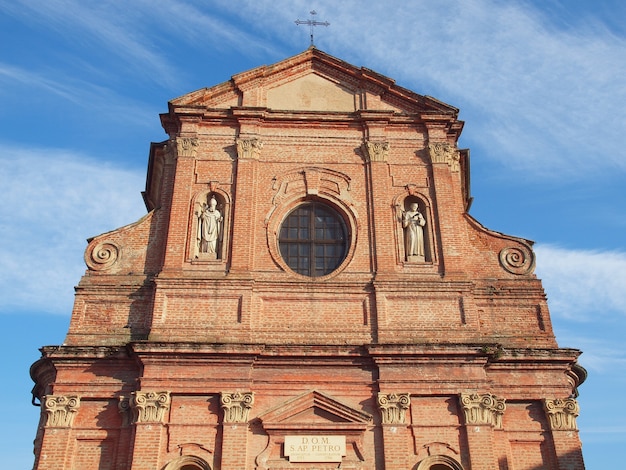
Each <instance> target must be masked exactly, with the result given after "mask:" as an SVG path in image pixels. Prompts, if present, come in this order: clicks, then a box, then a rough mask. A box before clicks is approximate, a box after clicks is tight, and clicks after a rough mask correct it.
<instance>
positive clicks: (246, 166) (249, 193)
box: [231, 138, 263, 273]
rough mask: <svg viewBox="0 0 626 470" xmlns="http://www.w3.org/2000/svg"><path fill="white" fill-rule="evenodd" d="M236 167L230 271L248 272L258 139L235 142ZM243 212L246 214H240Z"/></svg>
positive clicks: (253, 242) (254, 211)
mask: <svg viewBox="0 0 626 470" xmlns="http://www.w3.org/2000/svg"><path fill="white" fill-rule="evenodd" d="M236 144H237V166H236V176H235V178H234V180H235V182H236V186H235V190H234V193H235V194H234V197H233V202H234V211H233V213H234V217H233V221H234V222H233V236H232V238H231V239H232V246H233V249H232V262H231V271H232V272H240V273H247V272H249V271H250V270H251V269H252V267H253V253H254V251H253V250H254V249H255V247H256V246H257V245H256V241H255V234H256V228H257V227H255V226H254V224H252V225H251V222H254V221H255V220H257V219H255V218H254V217H253V216H251V215H253V214H256V207H257V204H256V198H257V190H256V187H257V173H258V171H257V166H258V161H257V160H258V158H259V152H260V151H261V149H262V148H263V143H262V142H261V141H260V140H259V139H257V138H247V139H243V138H241V139H237V140H236ZM242 211H245V212H246V213H244V212H242Z"/></svg>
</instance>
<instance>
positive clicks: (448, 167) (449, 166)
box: [428, 123, 467, 277]
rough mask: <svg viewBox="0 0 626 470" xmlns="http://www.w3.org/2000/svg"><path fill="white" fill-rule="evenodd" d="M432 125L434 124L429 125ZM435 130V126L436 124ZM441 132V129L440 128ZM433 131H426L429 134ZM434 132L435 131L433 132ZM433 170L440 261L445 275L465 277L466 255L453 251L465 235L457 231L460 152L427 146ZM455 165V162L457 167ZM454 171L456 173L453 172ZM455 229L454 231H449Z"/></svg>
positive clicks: (459, 222) (446, 146)
mask: <svg viewBox="0 0 626 470" xmlns="http://www.w3.org/2000/svg"><path fill="white" fill-rule="evenodd" d="M431 125H434V124H433V123H431ZM435 127H437V126H436V125H435ZM439 131H441V129H439ZM431 132H433V129H429V135H430V133H431ZM435 133H436V132H435ZM428 152H429V155H430V159H431V163H432V171H433V188H434V190H435V201H434V203H435V205H436V206H437V207H438V222H437V224H438V225H437V226H435V227H433V228H434V230H435V232H438V236H439V237H440V243H441V249H442V250H443V257H442V261H445V265H444V266H443V268H444V270H445V273H446V274H448V275H458V276H461V277H465V276H466V273H465V272H464V269H465V268H464V267H465V258H466V256H465V254H464V253H463V252H462V251H459V250H457V249H456V247H459V246H463V244H464V243H465V240H467V234H466V233H461V232H459V230H458V229H457V228H461V227H465V225H466V224H465V223H464V222H463V221H462V220H460V217H462V215H463V213H464V211H465V207H464V204H463V200H462V196H461V195H462V191H461V187H460V176H459V175H460V173H459V171H458V160H457V159H458V157H459V151H458V150H457V149H456V147H455V146H453V145H451V144H448V143H435V144H433V143H431V144H429V145H428ZM454 162H457V163H456V165H455V164H454ZM455 170H456V171H455ZM451 227H454V228H455V230H450V228H451Z"/></svg>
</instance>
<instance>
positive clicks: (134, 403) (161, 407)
mask: <svg viewBox="0 0 626 470" xmlns="http://www.w3.org/2000/svg"><path fill="white" fill-rule="evenodd" d="M170 403H171V398H170V392H133V393H132V395H131V398H130V407H131V409H132V412H133V422H134V423H162V422H163V420H164V418H165V412H166V411H168V410H169V409H170Z"/></svg>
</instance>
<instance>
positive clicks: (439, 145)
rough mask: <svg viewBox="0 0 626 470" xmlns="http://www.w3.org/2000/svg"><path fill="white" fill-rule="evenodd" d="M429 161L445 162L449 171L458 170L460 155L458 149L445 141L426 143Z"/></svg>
mask: <svg viewBox="0 0 626 470" xmlns="http://www.w3.org/2000/svg"><path fill="white" fill-rule="evenodd" d="M428 153H429V154H430V161H431V162H433V163H447V164H448V166H449V167H450V170H451V171H455V172H456V171H459V169H460V164H459V161H460V160H461V155H460V154H459V151H458V149H457V148H456V147H455V146H454V145H451V144H449V143H447V142H435V143H432V144H428Z"/></svg>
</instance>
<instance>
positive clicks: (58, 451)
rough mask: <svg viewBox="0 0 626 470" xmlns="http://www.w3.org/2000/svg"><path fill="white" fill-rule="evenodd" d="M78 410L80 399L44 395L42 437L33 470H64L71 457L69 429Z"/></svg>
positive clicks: (76, 397)
mask: <svg viewBox="0 0 626 470" xmlns="http://www.w3.org/2000/svg"><path fill="white" fill-rule="evenodd" d="M79 408H80V397H78V396H65V395H46V396H44V397H43V400H42V409H41V412H42V423H43V435H42V442H41V450H40V452H39V456H38V458H37V460H36V462H35V466H34V469H35V470H64V469H65V468H67V467H68V465H69V464H70V462H71V461H70V460H69V459H71V457H72V455H71V451H70V445H71V442H72V435H71V431H72V430H71V428H72V425H73V423H74V418H75V417H76V415H77V414H78V410H79Z"/></svg>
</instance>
